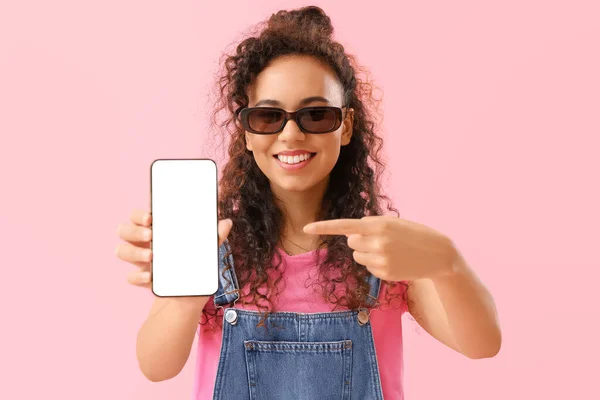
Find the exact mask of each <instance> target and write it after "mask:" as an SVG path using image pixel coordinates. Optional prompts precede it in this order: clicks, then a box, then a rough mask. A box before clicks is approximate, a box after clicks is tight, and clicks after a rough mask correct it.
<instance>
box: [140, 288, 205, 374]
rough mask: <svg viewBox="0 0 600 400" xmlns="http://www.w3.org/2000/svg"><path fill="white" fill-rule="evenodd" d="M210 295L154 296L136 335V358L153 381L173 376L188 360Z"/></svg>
mask: <svg viewBox="0 0 600 400" xmlns="http://www.w3.org/2000/svg"><path fill="white" fill-rule="evenodd" d="M208 299H209V297H197V298H195V297H181V298H166V297H165V298H160V297H159V298H157V299H156V300H154V304H153V305H152V308H151V309H150V314H149V315H148V318H147V319H146V321H145V322H144V324H143V325H142V327H141V328H140V330H139V332H138V336H137V346H136V351H137V359H138V363H139V365H140V369H141V370H142V373H143V374H144V376H146V378H148V379H149V380H151V381H153V382H159V381H164V380H166V379H171V378H173V377H175V376H176V375H177V374H179V372H181V370H182V369H183V367H184V366H185V363H186V362H187V360H188V358H189V356H190V351H191V349H192V344H193V343H194V335H195V333H196V331H197V329H198V322H199V321H200V317H201V315H202V310H203V308H204V305H205V304H206V303H207V301H208Z"/></svg>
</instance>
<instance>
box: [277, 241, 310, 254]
mask: <svg viewBox="0 0 600 400" xmlns="http://www.w3.org/2000/svg"><path fill="white" fill-rule="evenodd" d="M282 238H283V239H285V240H287V241H288V242H290V243H291V244H293V245H294V246H296V247H298V248H300V249H302V250H304V251H306V252H307V253H308V252H309V250H308V249H305V248H304V247H302V246H300V245H299V244H297V243H294V242H292V241H291V240H290V239H288V238H287V237H285V236H283V237H282ZM281 247H283V251H285V252H286V253H287V255H288V256H291V254H290V252H289V251H288V250H287V249H286V248H285V246H284V245H283V243H281Z"/></svg>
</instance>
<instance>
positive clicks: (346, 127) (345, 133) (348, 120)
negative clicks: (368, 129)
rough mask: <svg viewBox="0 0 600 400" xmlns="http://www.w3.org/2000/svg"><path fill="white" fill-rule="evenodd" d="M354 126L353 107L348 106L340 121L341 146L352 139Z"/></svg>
mask: <svg viewBox="0 0 600 400" xmlns="http://www.w3.org/2000/svg"><path fill="white" fill-rule="evenodd" d="M353 126H354V109H353V108H348V109H347V111H346V117H345V118H344V121H343V122H342V146H346V145H347V144H348V143H350V139H352V127H353Z"/></svg>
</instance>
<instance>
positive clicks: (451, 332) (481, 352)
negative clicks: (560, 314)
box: [304, 216, 502, 358]
mask: <svg viewBox="0 0 600 400" xmlns="http://www.w3.org/2000/svg"><path fill="white" fill-rule="evenodd" d="M304 231H305V232H306V233H312V234H318V235H346V236H347V237H348V246H349V247H350V248H352V249H353V250H354V253H353V257H354V259H355V260H356V262H358V263H359V264H362V265H364V266H365V267H367V269H368V270H369V271H370V272H371V273H372V274H373V275H375V276H377V277H378V278H380V279H383V280H386V281H409V288H408V291H407V297H408V307H409V312H410V313H411V315H413V317H414V318H415V319H416V320H417V322H418V323H419V324H420V325H421V326H422V327H423V329H425V330H426V331H427V332H428V333H429V334H431V335H432V336H433V337H435V338H436V339H437V340H439V341H440V342H442V343H444V344H446V345H447V346H449V347H451V348H453V349H455V350H457V351H459V352H460V353H462V354H464V355H465V356H467V357H469V358H485V357H493V356H495V355H496V354H497V353H498V351H499V350H500V346H501V342H502V335H501V331H500V324H499V322H498V315H497V312H496V307H495V305H494V300H493V299H492V296H491V295H490V293H489V292H488V290H487V289H486V288H485V287H484V285H483V284H482V283H481V282H480V280H479V279H478V278H477V276H476V275H475V273H474V272H473V271H472V269H471V268H470V267H469V266H468V264H467V262H466V261H465V259H464V258H463V257H462V255H461V253H460V251H459V250H458V249H457V248H456V246H455V245H454V243H453V242H452V240H450V238H448V237H447V236H446V235H443V234H441V233H440V232H438V231H436V230H434V229H432V228H429V227H427V226H425V225H422V224H418V223H416V222H412V221H408V220H405V219H401V218H396V217H387V216H369V217H364V218H361V219H338V220H329V221H319V222H313V223H311V224H308V225H306V226H305V227H304Z"/></svg>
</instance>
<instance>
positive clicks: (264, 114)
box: [248, 109, 284, 133]
mask: <svg viewBox="0 0 600 400" xmlns="http://www.w3.org/2000/svg"><path fill="white" fill-rule="evenodd" d="M283 118H284V115H283V112H281V111H278V110H270V109H267V110H260V109H256V110H252V111H251V112H250V113H249V114H248V125H250V128H252V129H253V130H255V131H258V132H265V133H268V132H275V131H277V130H278V129H279V128H280V127H281V124H282V123H283Z"/></svg>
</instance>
